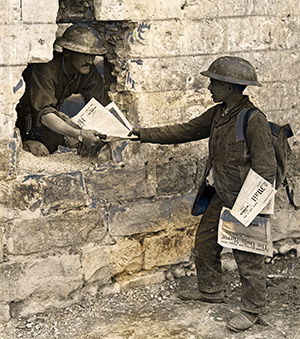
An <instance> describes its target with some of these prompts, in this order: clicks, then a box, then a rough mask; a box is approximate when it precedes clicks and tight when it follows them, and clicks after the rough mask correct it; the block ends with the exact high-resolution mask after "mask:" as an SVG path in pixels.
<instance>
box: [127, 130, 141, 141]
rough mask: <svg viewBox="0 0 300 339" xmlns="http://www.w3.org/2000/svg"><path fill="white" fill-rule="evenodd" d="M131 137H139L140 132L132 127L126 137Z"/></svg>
mask: <svg viewBox="0 0 300 339" xmlns="http://www.w3.org/2000/svg"><path fill="white" fill-rule="evenodd" d="M132 135H136V136H137V137H138V138H140V137H141V132H140V129H139V128H137V127H134V128H133V129H132V130H131V131H130V132H129V133H128V136H129V137H130V136H132Z"/></svg>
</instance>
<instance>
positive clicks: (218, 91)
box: [207, 79, 230, 102]
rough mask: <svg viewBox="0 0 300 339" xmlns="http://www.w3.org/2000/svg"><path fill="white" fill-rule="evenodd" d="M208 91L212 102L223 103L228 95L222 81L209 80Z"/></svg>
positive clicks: (228, 91) (227, 90) (227, 88)
mask: <svg viewBox="0 0 300 339" xmlns="http://www.w3.org/2000/svg"><path fill="white" fill-rule="evenodd" d="M207 88H208V90H209V91H210V93H211V97H212V99H213V101H214V102H223V101H224V100H225V99H226V98H227V97H228V95H229V94H230V90H229V86H228V84H227V83H226V82H224V81H219V80H215V79H210V83H209V85H208V87H207Z"/></svg>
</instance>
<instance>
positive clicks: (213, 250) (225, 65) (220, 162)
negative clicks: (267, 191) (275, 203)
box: [133, 56, 276, 331]
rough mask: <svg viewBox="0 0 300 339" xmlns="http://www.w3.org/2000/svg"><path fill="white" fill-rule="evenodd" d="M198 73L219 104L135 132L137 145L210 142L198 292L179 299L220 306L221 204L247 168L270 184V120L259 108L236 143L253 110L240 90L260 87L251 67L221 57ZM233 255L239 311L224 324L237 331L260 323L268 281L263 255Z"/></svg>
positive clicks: (231, 198) (229, 202)
mask: <svg viewBox="0 0 300 339" xmlns="http://www.w3.org/2000/svg"><path fill="white" fill-rule="evenodd" d="M201 74H202V75H204V76H206V77H209V78H210V84H209V86H208V89H209V91H210V92H211V95H212V99H213V101H214V102H215V103H218V104H217V105H215V106H213V107H211V108H210V109H209V110H207V111H206V112H205V113H203V114H202V115H200V116H199V117H196V118H195V119H192V120H190V121H189V122H187V123H182V124H176V125H170V126H163V127H153V128H140V129H134V130H133V134H135V135H137V136H138V137H139V139H140V140H141V142H151V143H159V144H177V143H183V142H188V141H194V140H200V139H204V138H209V157H208V161H207V164H206V169H205V173H204V176H203V181H202V184H201V185H200V190H199V193H200V195H201V193H203V192H207V191H209V192H210V195H211V200H210V203H209V205H208V207H207V209H206V211H205V212H204V214H203V216H202V218H201V221H200V224H199V227H198V229H197V232H196V238H195V263H196V269H197V279H198V289H197V290H186V291H180V292H179V296H180V297H181V298H182V299H187V300H200V301H205V302H211V303H220V302H223V301H224V290H223V286H222V270H221V252H222V247H221V246H220V245H219V244H218V243H217V233H218V223H219V217H220V212H221V209H222V207H224V206H226V207H228V208H232V206H233V204H234V202H235V200H236V198H237V195H238V193H239V191H240V189H241V187H242V185H243V182H244V180H245V178H246V176H247V173H248V171H249V169H250V168H252V169H253V170H254V171H255V172H256V173H258V174H259V175H261V176H262V177H263V178H265V179H266V180H268V181H269V182H270V183H271V184H273V183H274V180H275V175H276V158H275V153H274V149H273V146H272V142H271V131H270V128H269V125H268V122H267V120H266V117H265V115H264V114H263V113H262V112H261V111H259V110H256V112H254V113H253V114H252V115H251V117H250V118H249V121H248V126H247V129H246V135H245V136H246V141H247V142H240V141H237V140H236V133H237V132H236V126H237V118H238V116H239V113H240V112H241V111H242V110H245V109H246V110H248V109H251V108H253V107H254V105H253V104H252V102H251V101H250V100H249V98H248V96H246V95H243V91H244V89H245V88H246V86H248V85H253V86H260V84H259V83H258V81H257V76H256V73H255V70H254V68H253V66H252V65H251V64H250V63H249V62H248V61H246V60H244V59H242V58H238V57H231V56H225V57H221V58H218V59H217V60H215V61H214V62H213V63H212V64H211V65H210V67H209V69H208V70H207V71H205V72H202V73H201ZM208 181H209V185H210V186H208ZM207 188H209V189H207ZM198 197H199V194H198ZM233 254H234V258H235V260H236V263H237V266H238V269H239V274H240V279H241V283H242V293H241V311H240V313H238V314H237V315H235V316H234V317H233V318H232V319H231V320H230V321H229V322H228V324H227V326H228V327H229V328H230V329H232V330H234V331H239V330H245V329H248V328H249V327H251V326H252V325H253V324H255V323H256V322H257V321H258V319H259V313H260V312H262V310H263V308H264V306H265V300H266V277H265V267H264V256H262V255H259V254H255V253H250V252H245V251H240V250H236V249H234V250H233Z"/></svg>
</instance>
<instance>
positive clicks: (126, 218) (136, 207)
mask: <svg viewBox="0 0 300 339" xmlns="http://www.w3.org/2000/svg"><path fill="white" fill-rule="evenodd" d="M170 213H171V210H170V202H169V200H168V199H165V200H157V201H152V202H151V201H150V202H149V201H144V202H143V201H139V202H135V203H130V204H120V205H114V206H112V207H111V208H110V210H109V215H108V228H109V232H110V234H111V235H112V236H130V235H133V234H140V233H142V234H143V233H150V232H157V231H160V230H164V229H167V228H170V227H171V225H170V221H171V219H170V215H171V214H170Z"/></svg>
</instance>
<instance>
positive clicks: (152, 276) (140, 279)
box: [116, 272, 166, 290]
mask: <svg viewBox="0 0 300 339" xmlns="http://www.w3.org/2000/svg"><path fill="white" fill-rule="evenodd" d="M165 278H166V277H165V273H164V272H154V273H148V272H140V273H138V274H135V275H134V276H125V277H121V278H116V281H117V282H118V283H119V284H120V285H121V289H123V290H128V289H131V288H135V287H139V286H145V285H152V284H158V283H161V282H163V281H164V280H165Z"/></svg>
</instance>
